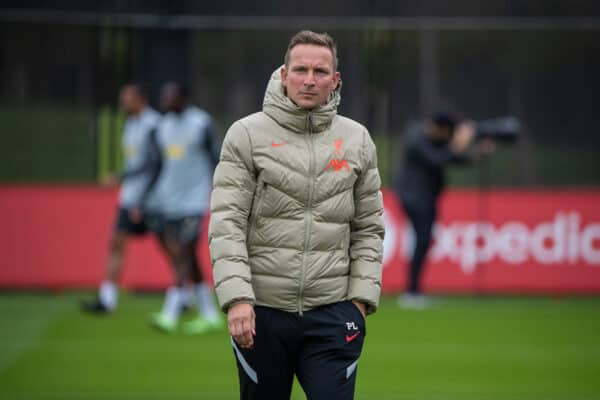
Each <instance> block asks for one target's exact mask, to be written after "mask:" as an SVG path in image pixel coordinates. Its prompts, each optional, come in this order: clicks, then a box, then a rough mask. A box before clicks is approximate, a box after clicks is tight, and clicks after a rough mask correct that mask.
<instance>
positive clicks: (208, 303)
mask: <svg viewBox="0 0 600 400" xmlns="http://www.w3.org/2000/svg"><path fill="white" fill-rule="evenodd" d="M196 294H197V296H198V310H200V313H201V314H202V315H203V316H204V318H206V319H208V320H215V319H217V318H218V317H219V311H218V310H217V307H216V306H215V301H214V298H213V294H212V290H211V288H210V287H209V286H208V285H207V284H206V283H199V284H198V285H196Z"/></svg>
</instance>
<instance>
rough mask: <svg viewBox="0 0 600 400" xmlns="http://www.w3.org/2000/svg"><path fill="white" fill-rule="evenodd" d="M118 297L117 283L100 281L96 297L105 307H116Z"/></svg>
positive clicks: (110, 308) (111, 308) (112, 308)
mask: <svg viewBox="0 0 600 400" xmlns="http://www.w3.org/2000/svg"><path fill="white" fill-rule="evenodd" d="M118 297H119V291H118V289H117V285H115V284H114V283H113V282H111V281H104V282H102V284H101V285H100V290H99V291H98V299H99V300H100V302H101V303H102V304H103V305H104V306H105V307H106V308H108V309H109V310H114V309H115V308H116V307H117V301H118Z"/></svg>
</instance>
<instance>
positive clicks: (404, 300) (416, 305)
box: [397, 293, 430, 311]
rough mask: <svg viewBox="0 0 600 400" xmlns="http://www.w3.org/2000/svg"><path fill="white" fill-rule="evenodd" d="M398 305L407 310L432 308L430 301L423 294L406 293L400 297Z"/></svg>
mask: <svg viewBox="0 0 600 400" xmlns="http://www.w3.org/2000/svg"><path fill="white" fill-rule="evenodd" d="M397 302H398V305H399V306H400V307H401V308H404V309H407V310H417V311H420V310H423V309H425V308H427V307H429V306H430V301H429V299H427V297H425V296H423V295H422V294H411V293H406V294H404V295H402V296H399V297H398V300H397Z"/></svg>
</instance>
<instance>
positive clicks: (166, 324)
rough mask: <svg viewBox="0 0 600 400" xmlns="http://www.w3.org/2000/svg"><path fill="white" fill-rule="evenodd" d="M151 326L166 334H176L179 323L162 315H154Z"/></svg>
mask: <svg viewBox="0 0 600 400" xmlns="http://www.w3.org/2000/svg"><path fill="white" fill-rule="evenodd" d="M150 324H151V325H152V326H153V327H155V328H156V329H158V330H160V331H163V332H166V333H174V332H175V331H176V330H177V321H176V320H174V319H172V318H169V317H167V316H165V315H163V314H162V313H155V314H152V316H151V318H150Z"/></svg>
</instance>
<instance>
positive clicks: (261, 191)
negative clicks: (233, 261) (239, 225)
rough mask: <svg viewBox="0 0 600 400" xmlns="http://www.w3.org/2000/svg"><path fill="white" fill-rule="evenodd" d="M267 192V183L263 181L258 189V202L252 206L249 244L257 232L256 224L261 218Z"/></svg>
mask: <svg viewBox="0 0 600 400" xmlns="http://www.w3.org/2000/svg"><path fill="white" fill-rule="evenodd" d="M266 190H267V183H266V182H264V181H262V182H260V183H259V184H258V186H257V189H256V200H255V201H254V204H253V205H252V211H251V212H250V225H249V228H248V238H247V242H248V243H250V242H251V241H252V236H253V234H254V232H255V231H256V223H257V221H258V217H259V216H260V211H261V206H262V201H263V199H264V197H265V192H266Z"/></svg>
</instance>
